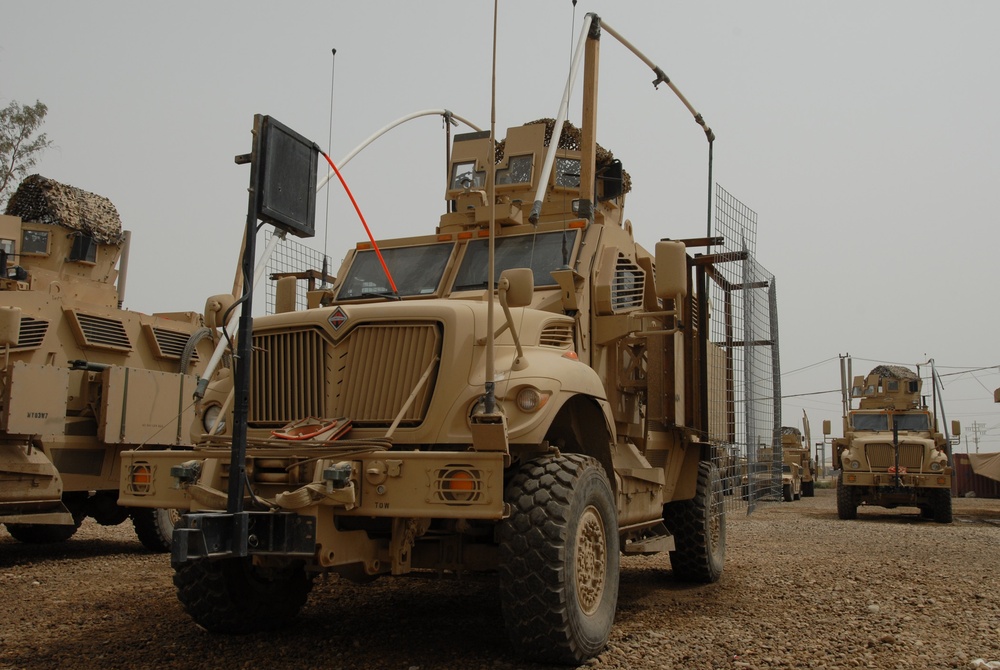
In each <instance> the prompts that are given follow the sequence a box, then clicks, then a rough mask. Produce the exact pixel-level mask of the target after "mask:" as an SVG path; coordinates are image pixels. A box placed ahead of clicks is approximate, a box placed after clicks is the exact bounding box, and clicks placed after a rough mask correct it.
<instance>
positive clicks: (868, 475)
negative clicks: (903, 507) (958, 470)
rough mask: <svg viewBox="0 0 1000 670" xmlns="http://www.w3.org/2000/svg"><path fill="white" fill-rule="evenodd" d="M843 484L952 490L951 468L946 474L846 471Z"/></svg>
mask: <svg viewBox="0 0 1000 670" xmlns="http://www.w3.org/2000/svg"><path fill="white" fill-rule="evenodd" d="M843 483H844V485H846V486H869V487H875V488H915V489H916V488H921V489H950V488H951V468H948V469H946V470H945V471H944V472H934V473H909V472H906V473H900V474H899V475H898V479H897V475H896V473H894V472H853V471H850V470H845V471H844V476H843Z"/></svg>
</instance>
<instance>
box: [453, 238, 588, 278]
mask: <svg viewBox="0 0 1000 670" xmlns="http://www.w3.org/2000/svg"><path fill="white" fill-rule="evenodd" d="M575 241H576V231H575V230H564V231H555V232H551V233H541V234H538V235H517V236H513V237H498V238H496V240H495V244H496V260H495V263H496V265H495V267H494V270H495V276H494V277H493V281H494V285H495V283H496V282H497V281H498V280H499V279H500V273H501V272H503V271H504V270H509V269H510V268H531V273H532V275H533V276H534V278H535V286H554V285H555V283H556V282H555V280H554V279H553V278H552V275H551V272H552V271H553V270H558V269H559V268H562V267H566V266H568V265H569V264H570V261H571V259H572V256H573V244H574V242H575ZM488 264H489V240H488V239H486V238H481V239H478V240H473V241H471V242H469V246H468V248H467V249H466V250H465V257H464V258H462V266H461V267H460V268H459V269H458V275H457V276H456V277H455V286H454V290H455V291H471V290H475V289H484V288H486V272H487V268H488V267H489V265H488Z"/></svg>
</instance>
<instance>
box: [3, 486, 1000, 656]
mask: <svg viewBox="0 0 1000 670" xmlns="http://www.w3.org/2000/svg"><path fill="white" fill-rule="evenodd" d="M835 508H836V505H835V499H834V495H833V491H831V490H817V495H816V497H815V498H804V499H802V500H800V501H796V502H793V503H780V504H771V505H768V506H765V507H764V508H762V509H758V510H757V511H756V512H755V513H754V514H752V515H751V516H745V515H744V514H743V513H742V512H736V513H731V514H730V518H729V529H728V555H727V558H726V568H725V573H724V574H723V576H722V579H721V580H720V581H719V582H718V583H716V584H712V585H709V586H701V587H692V586H688V585H680V584H677V583H675V582H674V581H673V580H672V578H671V574H670V561H669V558H668V557H667V556H666V555H663V556H655V557H642V558H635V557H630V558H626V559H623V563H622V574H621V595H620V597H619V602H618V615H617V618H616V620H615V627H614V630H613V631H612V634H611V641H610V643H609V645H608V648H607V649H606V650H605V651H604V652H603V653H602V654H601V655H600V656H599V657H597V658H596V659H593V660H592V661H591V662H590V663H588V664H587V666H585V667H590V668H706V669H707V668H827V669H829V670H833V669H835V668H899V669H903V668H906V669H909V668H917V669H921V668H974V667H977V666H980V664H978V663H977V662H976V661H977V659H985V661H1000V568H998V562H997V557H998V555H1000V500H979V499H968V498H966V499H961V500H955V523H953V524H950V525H939V524H935V523H933V522H930V521H925V520H922V519H920V518H919V517H918V515H917V514H916V510H915V509H914V510H911V509H904V508H900V509H897V510H886V509H882V508H864V507H863V508H861V509H860V513H859V518H858V519H857V520H856V521H840V520H839V519H837V516H836V511H835ZM171 576H172V570H171V568H170V563H169V558H168V557H167V556H166V555H163V554H150V553H148V552H146V551H145V550H143V549H142V547H141V545H139V543H138V541H137V540H135V539H134V535H133V534H132V530H131V526H130V525H129V524H125V525H122V526H118V527H114V528H102V527H100V526H97V525H95V524H93V523H92V522H90V521H88V522H86V523H85V524H84V525H83V527H82V528H81V529H80V531H79V532H78V533H77V535H76V536H75V537H73V538H72V539H71V540H69V541H68V542H65V543H62V544H60V545H49V546H30V545H22V544H19V543H17V542H15V541H14V540H13V539H12V538H11V537H10V536H9V535H8V534H7V533H6V531H3V530H0V594H2V597H3V600H4V604H3V606H2V610H0V611H2V614H0V622H2V625H0V670H11V669H14V668H55V667H58V668H62V669H73V668H97V667H102V668H190V669H197V668H212V669H216V668H219V669H221V668H268V669H271V668H274V669H277V668H296V669H301V668H316V667H325V668H387V669H388V668H393V669H396V668H398V669H401V670H417V669H420V670H423V669H428V668H470V669H475V670H479V669H482V670H510V669H515V668H523V669H525V670H532V669H537V668H543V667H547V666H541V665H536V664H532V663H526V662H523V661H521V660H519V659H518V658H517V657H516V656H515V655H514V654H513V651H512V650H511V648H510V646H509V645H508V643H507V640H506V638H505V636H504V632H503V622H502V619H501V614H500V605H499V598H498V596H497V593H496V588H495V585H494V583H493V579H492V577H491V576H489V575H486V576H475V577H466V578H463V579H461V580H455V579H439V578H437V577H415V578H398V579H394V578H383V579H380V580H378V581H376V582H374V583H372V584H368V585H364V586H358V585H354V584H351V583H349V582H346V581H338V580H336V579H329V580H325V581H324V580H320V581H318V582H317V584H316V588H315V589H314V590H313V593H312V596H311V597H310V600H309V603H308V604H307V605H306V607H305V608H304V610H303V611H302V615H301V617H300V619H299V625H298V626H297V627H296V628H294V629H291V630H287V631H283V632H281V633H271V634H267V635H263V634H262V635H247V636H233V637H227V636H220V635H212V634H208V633H205V632H204V631H202V630H201V629H199V628H197V627H196V626H195V625H194V624H193V623H192V622H191V621H190V619H188V617H187V616H186V615H185V614H184V612H183V610H182V609H181V606H180V604H179V603H178V601H177V599H176V596H175V593H174V588H173V585H172V583H171ZM997 667H1000V664H998V666H997Z"/></svg>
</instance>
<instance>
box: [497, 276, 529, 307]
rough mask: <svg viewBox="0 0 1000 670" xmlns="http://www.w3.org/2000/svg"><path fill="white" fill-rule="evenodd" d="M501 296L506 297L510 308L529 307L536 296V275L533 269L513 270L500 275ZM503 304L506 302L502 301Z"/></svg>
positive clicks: (499, 287)
mask: <svg viewBox="0 0 1000 670" xmlns="http://www.w3.org/2000/svg"><path fill="white" fill-rule="evenodd" d="M498 289H499V292H500V295H501V296H503V295H506V303H507V306H508V307H527V306H528V305H530V304H531V298H532V297H533V296H534V294H535V275H534V274H533V273H532V272H531V268H511V269H509V270H504V271H503V272H502V273H500V283H499V284H498ZM500 302H501V304H502V303H503V302H505V301H504V300H502V299H501V301H500Z"/></svg>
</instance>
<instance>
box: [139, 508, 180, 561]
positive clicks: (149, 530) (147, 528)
mask: <svg viewBox="0 0 1000 670" xmlns="http://www.w3.org/2000/svg"><path fill="white" fill-rule="evenodd" d="M130 516H131V517H132V527H133V528H134V529H135V535H136V537H138V538H139V542H141V543H142V546H144V547H145V548H146V549H149V550H150V551H154V552H157V553H165V552H168V551H170V543H171V540H172V539H173V536H174V526H175V525H177V523H178V522H179V521H180V518H181V515H180V512H178V511H177V510H175V509H149V508H144V507H137V508H135V509H133V510H132V512H131V514H130Z"/></svg>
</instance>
